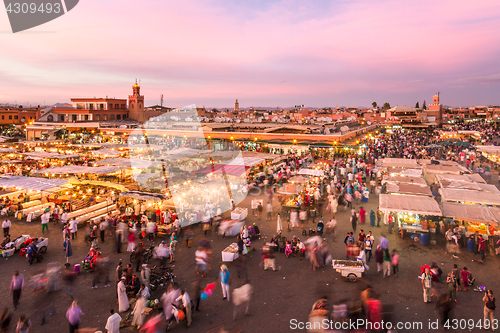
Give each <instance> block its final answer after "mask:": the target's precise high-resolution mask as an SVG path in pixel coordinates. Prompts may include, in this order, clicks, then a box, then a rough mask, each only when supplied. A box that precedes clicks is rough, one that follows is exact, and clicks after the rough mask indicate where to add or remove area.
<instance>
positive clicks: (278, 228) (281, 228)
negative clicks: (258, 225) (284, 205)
mask: <svg viewBox="0 0 500 333" xmlns="http://www.w3.org/2000/svg"><path fill="white" fill-rule="evenodd" d="M282 231H283V224H282V223H281V216H280V215H279V214H278V225H277V227H276V232H277V233H278V234H281V232H282Z"/></svg>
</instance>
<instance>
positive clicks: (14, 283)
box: [10, 270, 24, 309]
mask: <svg viewBox="0 0 500 333" xmlns="http://www.w3.org/2000/svg"><path fill="white" fill-rule="evenodd" d="M23 288H24V276H23V275H22V274H19V271H18V270H16V271H15V272H14V275H13V276H12V280H11V282H10V292H11V293H12V301H13V303H14V309H17V305H18V304H19V300H20V299H21V291H22V290H23Z"/></svg>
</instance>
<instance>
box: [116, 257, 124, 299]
mask: <svg viewBox="0 0 500 333" xmlns="http://www.w3.org/2000/svg"><path fill="white" fill-rule="evenodd" d="M122 276H123V261H120V262H119V263H118V266H117V267H116V274H115V282H116V288H115V290H116V298H118V283H120V281H121V280H122Z"/></svg>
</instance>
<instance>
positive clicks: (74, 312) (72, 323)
mask: <svg viewBox="0 0 500 333" xmlns="http://www.w3.org/2000/svg"><path fill="white" fill-rule="evenodd" d="M80 316H83V312H82V310H81V309H80V307H79V306H78V304H77V303H76V301H73V303H71V306H70V307H69V309H68V311H66V318H67V319H68V322H69V333H75V332H76V331H77V330H78V326H79V325H80Z"/></svg>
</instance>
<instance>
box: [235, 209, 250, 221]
mask: <svg viewBox="0 0 500 333" xmlns="http://www.w3.org/2000/svg"><path fill="white" fill-rule="evenodd" d="M247 216H248V208H242V207H236V208H235V209H234V210H233V211H232V212H231V219H232V220H240V221H243V220H244V219H246V217H247Z"/></svg>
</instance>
